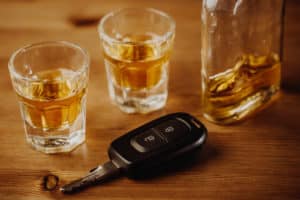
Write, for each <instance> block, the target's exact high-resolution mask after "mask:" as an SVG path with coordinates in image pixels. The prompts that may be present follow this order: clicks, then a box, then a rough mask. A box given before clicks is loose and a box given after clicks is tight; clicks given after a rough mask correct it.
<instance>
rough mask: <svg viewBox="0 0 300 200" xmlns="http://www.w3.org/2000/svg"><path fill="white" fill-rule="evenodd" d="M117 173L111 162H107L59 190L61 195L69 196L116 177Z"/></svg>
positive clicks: (118, 170) (117, 169) (116, 168)
mask: <svg viewBox="0 0 300 200" xmlns="http://www.w3.org/2000/svg"><path fill="white" fill-rule="evenodd" d="M119 173H120V169H119V168H118V167H116V166H115V165H114V164H113V163H112V162H111V161H108V162H106V163H104V164H103V165H99V166H98V167H96V168H94V169H92V170H91V171H90V173H89V174H88V175H87V176H85V177H83V178H80V179H77V180H75V181H73V182H71V183H69V184H67V185H64V186H63V187H61V188H60V190H61V191H62V192H63V193H66V194H71V193H74V192H77V191H79V190H81V189H83V188H86V187H88V186H91V185H94V184H97V183H102V182H104V181H107V180H108V179H110V178H112V177H114V176H117V175H118V174H119Z"/></svg>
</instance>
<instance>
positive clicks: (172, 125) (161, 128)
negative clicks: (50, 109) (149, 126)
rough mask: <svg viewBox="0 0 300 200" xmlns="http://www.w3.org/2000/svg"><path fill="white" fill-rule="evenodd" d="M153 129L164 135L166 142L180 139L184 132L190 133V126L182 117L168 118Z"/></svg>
mask: <svg viewBox="0 0 300 200" xmlns="http://www.w3.org/2000/svg"><path fill="white" fill-rule="evenodd" d="M154 129H155V130H156V131H157V132H159V133H160V134H161V135H162V136H163V137H165V138H166V140H167V141H168V142H172V141H176V140H180V138H182V137H184V136H185V134H189V133H190V127H189V126H188V125H187V122H185V121H183V120H182V119H172V120H168V121H166V122H164V123H162V124H160V125H158V126H156V127H155V128H154Z"/></svg>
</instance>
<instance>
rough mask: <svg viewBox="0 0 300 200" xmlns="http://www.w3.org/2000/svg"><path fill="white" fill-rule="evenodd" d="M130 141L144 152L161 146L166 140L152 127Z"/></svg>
mask: <svg viewBox="0 0 300 200" xmlns="http://www.w3.org/2000/svg"><path fill="white" fill-rule="evenodd" d="M130 143H131V145H132V146H133V147H134V148H135V149H136V150H137V151H139V152H142V153H144V152H149V151H153V150H155V149H157V148H159V147H161V146H162V145H164V144H165V143H166V141H165V140H164V139H163V138H162V137H161V136H160V135H159V134H157V133H156V132H155V130H153V129H150V130H148V131H145V132H144V133H142V134H140V135H137V136H135V137H133V138H132V139H131V140H130Z"/></svg>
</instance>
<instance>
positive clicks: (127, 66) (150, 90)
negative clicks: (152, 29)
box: [104, 34, 173, 113]
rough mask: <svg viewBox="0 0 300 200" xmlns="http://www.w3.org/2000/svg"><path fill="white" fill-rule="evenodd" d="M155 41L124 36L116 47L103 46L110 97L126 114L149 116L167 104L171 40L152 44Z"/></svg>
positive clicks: (145, 36)
mask: <svg viewBox="0 0 300 200" xmlns="http://www.w3.org/2000/svg"><path fill="white" fill-rule="evenodd" d="M156 38H159V36H156V35H153V34H143V35H125V36H123V38H121V39H120V40H121V41H122V42H121V43H119V44H104V49H105V53H104V60H105V66H106V71H107V76H108V81H109V94H110V97H111V99H112V100H113V102H115V103H116V104H117V105H118V106H119V108H120V109H121V110H123V111H124V112H126V113H148V112H151V111H153V110H157V109H160V108H162V107H163V106H164V105H165V103H166V99H167V81H168V80H167V78H168V66H169V56H170V51H171V47H172V41H173V38H170V39H169V40H168V41H165V42H162V43H159V42H157V44H155V42H153V41H155V40H156ZM149 41H151V42H149Z"/></svg>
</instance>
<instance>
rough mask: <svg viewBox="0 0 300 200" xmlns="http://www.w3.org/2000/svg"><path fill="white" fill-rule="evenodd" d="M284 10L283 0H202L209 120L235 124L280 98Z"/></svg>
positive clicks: (204, 82) (204, 99)
mask: <svg viewBox="0 0 300 200" xmlns="http://www.w3.org/2000/svg"><path fill="white" fill-rule="evenodd" d="M283 13H284V1H283V0H264V1H256V0H253V1H240V0H232V1H227V0H219V1H203V2H202V14H201V15H202V16H201V19H202V20H201V21H202V25H201V30H202V49H201V59H202V75H201V76H202V102H203V113H204V117H205V118H207V119H208V120H210V121H212V122H215V123H218V124H231V123H235V122H238V121H241V120H244V119H246V118H248V117H249V116H251V115H253V114H255V113H257V112H258V111H260V110H262V109H263V108H265V107H267V106H268V105H270V103H271V102H273V100H275V99H277V97H278V94H279V89H280V79H281V62H282V61H281V58H282V55H281V54H282V41H283V40H282V38H283V37H282V30H283Z"/></svg>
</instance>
